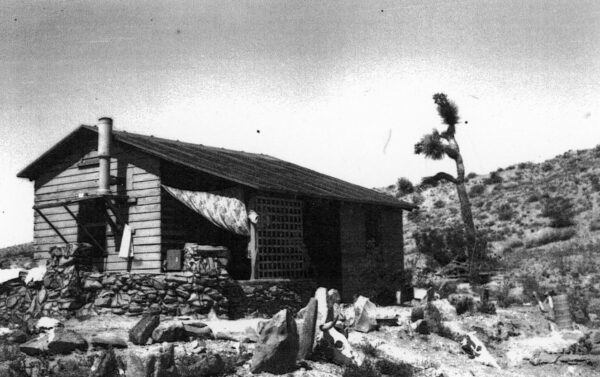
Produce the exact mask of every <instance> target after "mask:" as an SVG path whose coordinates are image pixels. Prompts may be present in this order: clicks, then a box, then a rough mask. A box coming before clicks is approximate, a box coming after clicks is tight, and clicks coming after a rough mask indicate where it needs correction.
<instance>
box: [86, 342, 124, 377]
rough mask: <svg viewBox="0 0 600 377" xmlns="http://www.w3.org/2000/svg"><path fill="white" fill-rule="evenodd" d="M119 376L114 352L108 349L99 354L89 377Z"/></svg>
mask: <svg viewBox="0 0 600 377" xmlns="http://www.w3.org/2000/svg"><path fill="white" fill-rule="evenodd" d="M118 375H119V367H118V363H117V357H116V356H115V351H113V350H112V348H111V349H109V350H108V351H103V352H101V353H100V354H99V355H98V356H97V357H96V359H95V360H94V364H93V365H92V368H91V371H90V374H89V377H114V376H118Z"/></svg>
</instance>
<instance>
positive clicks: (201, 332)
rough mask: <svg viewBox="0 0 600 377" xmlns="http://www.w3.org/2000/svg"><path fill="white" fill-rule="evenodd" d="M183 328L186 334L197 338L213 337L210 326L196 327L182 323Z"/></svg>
mask: <svg viewBox="0 0 600 377" xmlns="http://www.w3.org/2000/svg"><path fill="white" fill-rule="evenodd" d="M183 328H184V330H185V332H186V333H187V336H192V337H194V338H197V339H214V338H215V335H214V334H213V332H212V330H211V329H210V327H208V326H206V325H204V326H203V327H197V326H194V325H191V324H187V323H184V324H183Z"/></svg>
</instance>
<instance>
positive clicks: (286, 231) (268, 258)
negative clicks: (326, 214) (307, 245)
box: [256, 197, 306, 279]
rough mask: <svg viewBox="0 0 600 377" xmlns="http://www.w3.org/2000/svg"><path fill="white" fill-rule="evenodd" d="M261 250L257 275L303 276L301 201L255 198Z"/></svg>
mask: <svg viewBox="0 0 600 377" xmlns="http://www.w3.org/2000/svg"><path fill="white" fill-rule="evenodd" d="M256 212H257V213H258V214H259V215H260V220H259V221H258V224H257V232H256V233H257V241H258V254H257V256H256V263H257V278H258V279H273V278H288V279H290V278H302V277H305V276H306V272H305V271H306V269H305V268H304V252H303V250H304V242H303V238H304V232H303V227H302V202H301V201H299V200H293V199H279V198H267V197H257V198H256Z"/></svg>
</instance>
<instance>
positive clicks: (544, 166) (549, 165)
mask: <svg viewBox="0 0 600 377" xmlns="http://www.w3.org/2000/svg"><path fill="white" fill-rule="evenodd" d="M552 169H554V165H553V164H552V163H550V162H544V163H543V164H542V171H543V172H549V171H551V170H552Z"/></svg>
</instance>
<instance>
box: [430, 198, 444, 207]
mask: <svg viewBox="0 0 600 377" xmlns="http://www.w3.org/2000/svg"><path fill="white" fill-rule="evenodd" d="M433 206H434V207H435V208H444V207H445V206H446V202H445V201H443V200H442V199H438V200H436V201H435V202H433Z"/></svg>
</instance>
